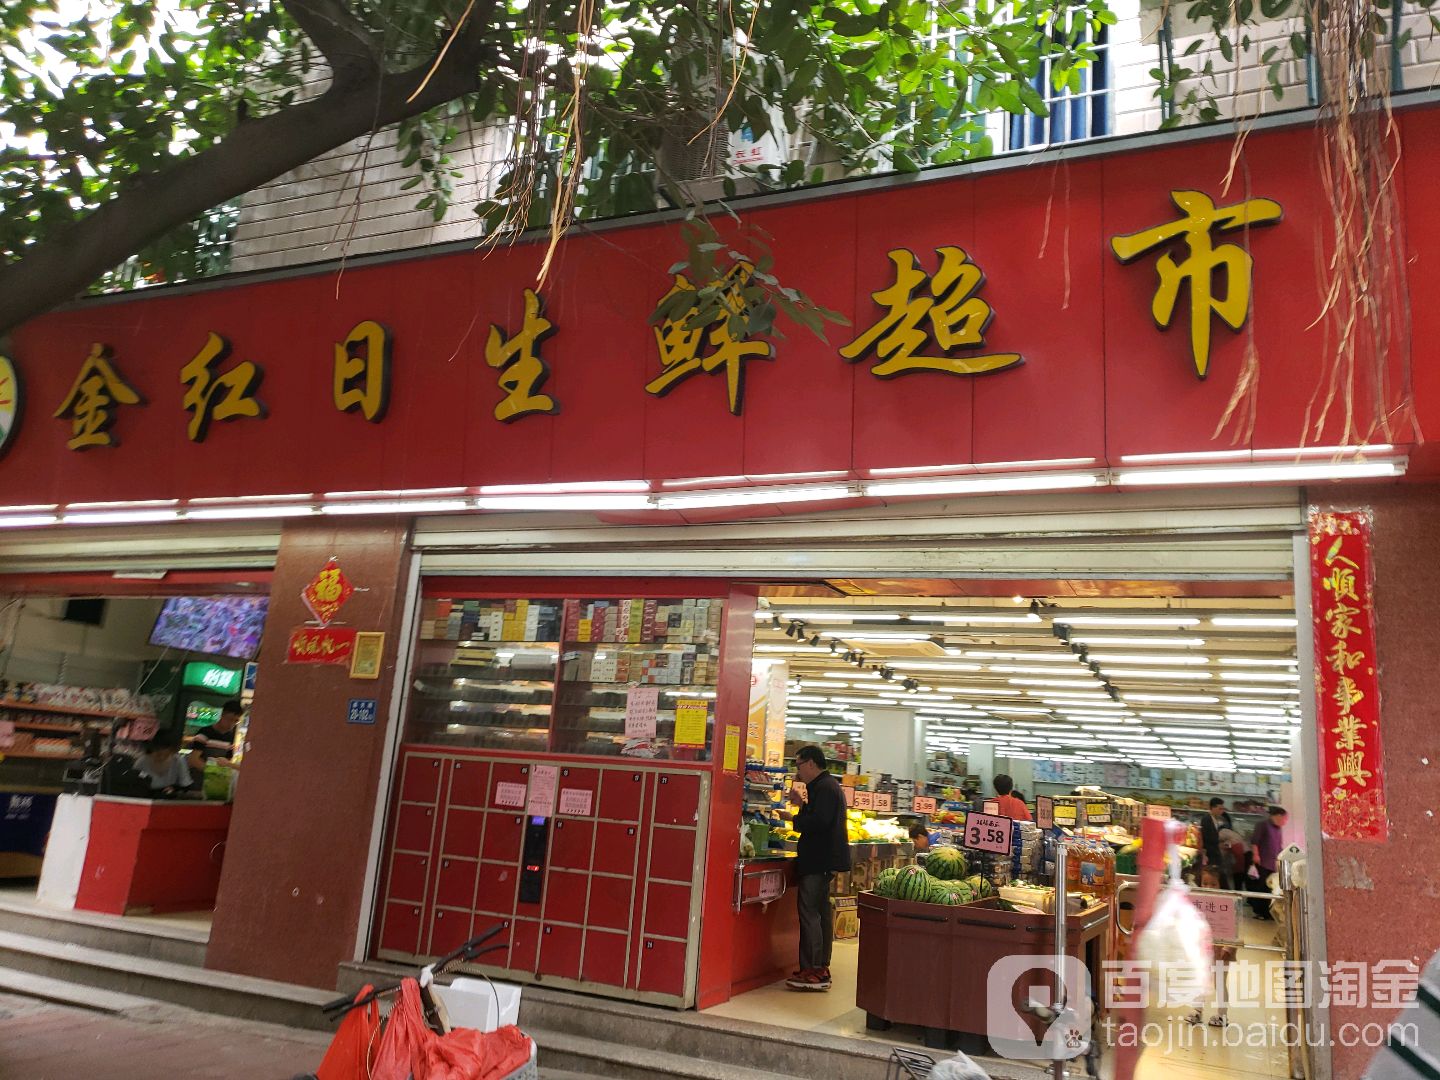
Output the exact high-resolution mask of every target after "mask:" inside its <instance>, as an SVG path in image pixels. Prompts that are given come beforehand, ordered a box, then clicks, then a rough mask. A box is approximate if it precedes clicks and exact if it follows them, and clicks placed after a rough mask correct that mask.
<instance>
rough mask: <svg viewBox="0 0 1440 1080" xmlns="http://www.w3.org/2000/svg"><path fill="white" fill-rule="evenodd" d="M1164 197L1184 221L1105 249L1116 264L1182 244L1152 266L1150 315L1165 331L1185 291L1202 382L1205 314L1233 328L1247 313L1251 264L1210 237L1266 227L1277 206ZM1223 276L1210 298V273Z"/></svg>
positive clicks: (1178, 194) (1197, 195)
mask: <svg viewBox="0 0 1440 1080" xmlns="http://www.w3.org/2000/svg"><path fill="white" fill-rule="evenodd" d="M1170 199H1171V201H1172V202H1174V203H1175V205H1176V206H1177V207H1179V209H1180V210H1181V211H1182V212H1183V213H1184V215H1185V216H1184V217H1183V218H1180V219H1179V220H1177V221H1171V222H1169V223H1167V224H1165V225H1157V226H1156V227H1155V228H1153V229H1144V230H1142V231H1141V232H1137V233H1131V234H1130V235H1128V236H1117V237H1115V238H1114V239H1113V240H1111V241H1110V247H1111V249H1112V250H1113V251H1114V252H1115V254H1116V255H1117V256H1118V257H1119V259H1120V261H1121V262H1122V263H1128V262H1131V261H1132V260H1134V259H1136V258H1138V257H1140V256H1141V255H1144V254H1146V253H1147V252H1150V251H1153V250H1155V249H1156V248H1158V247H1161V246H1163V245H1165V244H1169V243H1172V242H1174V241H1176V240H1183V241H1184V242H1185V247H1186V250H1187V254H1186V256H1185V258H1184V259H1181V260H1179V261H1176V259H1175V257H1174V256H1173V255H1169V254H1166V255H1161V256H1160V258H1159V260H1157V262H1156V272H1157V274H1158V275H1159V278H1160V284H1159V285H1158V286H1157V287H1156V290H1155V298H1154V299H1153V300H1152V301H1151V304H1150V311H1151V314H1153V315H1154V316H1155V322H1156V323H1157V324H1158V325H1159V326H1160V327H1161V328H1162V329H1165V328H1168V327H1169V326H1170V321H1171V320H1172V319H1173V318H1174V317H1175V308H1176V306H1177V304H1178V302H1179V299H1180V289H1181V288H1182V287H1184V286H1188V287H1189V290H1190V352H1191V355H1192V356H1193V357H1194V360H1195V374H1197V375H1198V376H1200V378H1202V379H1203V378H1205V376H1206V374H1207V373H1208V372H1209V369H1210V316H1211V315H1212V314H1215V315H1218V316H1219V317H1220V319H1221V321H1222V322H1224V323H1225V325H1227V326H1228V327H1230V329H1231V330H1239V329H1240V327H1241V326H1242V325H1244V323H1245V318H1246V316H1248V315H1249V314H1250V285H1251V278H1252V276H1253V270H1254V260H1253V259H1252V258H1251V257H1250V253H1249V252H1248V251H1246V250H1245V249H1244V248H1243V247H1240V246H1239V245H1236V244H1219V245H1217V244H1215V243H1214V242H1213V240H1212V237H1211V234H1212V233H1225V232H1233V231H1234V230H1236V229H1239V228H1243V227H1246V226H1250V225H1269V224H1273V223H1274V222H1277V221H1279V220H1280V217H1281V209H1280V204H1279V203H1277V202H1275V201H1274V200H1272V199H1246V200H1245V201H1244V202H1242V203H1236V204H1235V205H1234V206H1222V207H1216V205H1215V203H1214V202H1212V201H1211V199H1210V198H1209V196H1207V195H1204V194H1202V193H1201V192H1198V191H1172V192H1171V193H1170ZM1217 270H1221V271H1224V273H1225V295H1224V297H1223V298H1221V297H1217V296H1215V294H1214V291H1213V288H1212V285H1213V282H1214V275H1215V271H1217Z"/></svg>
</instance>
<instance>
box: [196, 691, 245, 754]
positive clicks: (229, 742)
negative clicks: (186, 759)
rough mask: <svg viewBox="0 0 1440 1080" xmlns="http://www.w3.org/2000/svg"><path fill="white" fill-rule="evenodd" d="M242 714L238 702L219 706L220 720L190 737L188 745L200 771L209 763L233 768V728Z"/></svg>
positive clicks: (242, 711) (229, 702)
mask: <svg viewBox="0 0 1440 1080" xmlns="http://www.w3.org/2000/svg"><path fill="white" fill-rule="evenodd" d="M243 713H244V709H243V708H242V707H241V705H240V702H238V701H227V702H225V704H224V705H222V706H220V719H219V720H217V721H215V723H213V724H208V725H206V726H205V727H202V728H201V729H200V730H199V731H197V732H195V734H194V735H193V736H192V737H191V741H190V744H191V746H192V747H193V749H194V752H195V754H196V755H197V760H198V762H199V765H200V767H201V768H202V769H203V768H204V767H205V766H206V765H209V764H210V763H211V762H214V763H215V764H216V765H221V766H224V767H226V768H234V762H233V761H232V758H233V757H234V754H235V728H236V726H237V725H238V724H239V723H240V717H241V716H242V715H243Z"/></svg>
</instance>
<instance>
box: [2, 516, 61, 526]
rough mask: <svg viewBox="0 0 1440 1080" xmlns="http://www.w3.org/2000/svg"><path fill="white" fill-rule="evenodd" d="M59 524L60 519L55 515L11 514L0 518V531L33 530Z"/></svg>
mask: <svg viewBox="0 0 1440 1080" xmlns="http://www.w3.org/2000/svg"><path fill="white" fill-rule="evenodd" d="M59 523H60V518H59V517H58V516H56V515H55V514H11V515H9V516H8V517H0V529H34V528H39V527H41V526H45V525H58V524H59Z"/></svg>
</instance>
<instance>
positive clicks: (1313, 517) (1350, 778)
mask: <svg viewBox="0 0 1440 1080" xmlns="http://www.w3.org/2000/svg"><path fill="white" fill-rule="evenodd" d="M1371 532H1372V521H1371V516H1370V513H1369V511H1366V510H1349V511H1344V512H1328V511H1319V510H1312V511H1311V512H1310V585H1311V593H1310V599H1311V605H1312V607H1313V609H1314V613H1315V616H1314V622H1315V715H1316V718H1317V726H1318V729H1319V733H1320V825H1321V830H1322V832H1323V833H1324V835H1325V837H1326V839H1330V840H1382V841H1383V840H1384V839H1385V838H1386V837H1387V835H1388V834H1389V831H1390V826H1389V821H1388V819H1387V818H1386V814H1385V774H1384V762H1383V760H1382V757H1381V745H1380V677H1379V675H1378V673H1377V667H1378V665H1377V662H1376V656H1375V607H1374V575H1373V573H1372V572H1371V566H1370V537H1371Z"/></svg>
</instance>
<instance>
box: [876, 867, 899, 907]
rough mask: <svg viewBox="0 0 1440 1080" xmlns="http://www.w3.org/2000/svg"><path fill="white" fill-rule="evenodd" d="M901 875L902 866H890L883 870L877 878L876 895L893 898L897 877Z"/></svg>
mask: <svg viewBox="0 0 1440 1080" xmlns="http://www.w3.org/2000/svg"><path fill="white" fill-rule="evenodd" d="M899 876H900V867H898V866H890V867H887V868H886V869H884V870H881V871H880V876H879V877H877V878H876V879H875V888H874V892H875V895H876V896H884V897H887V898H890V899H893V898H894V896H895V884H896V879H897V878H898V877H899Z"/></svg>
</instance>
